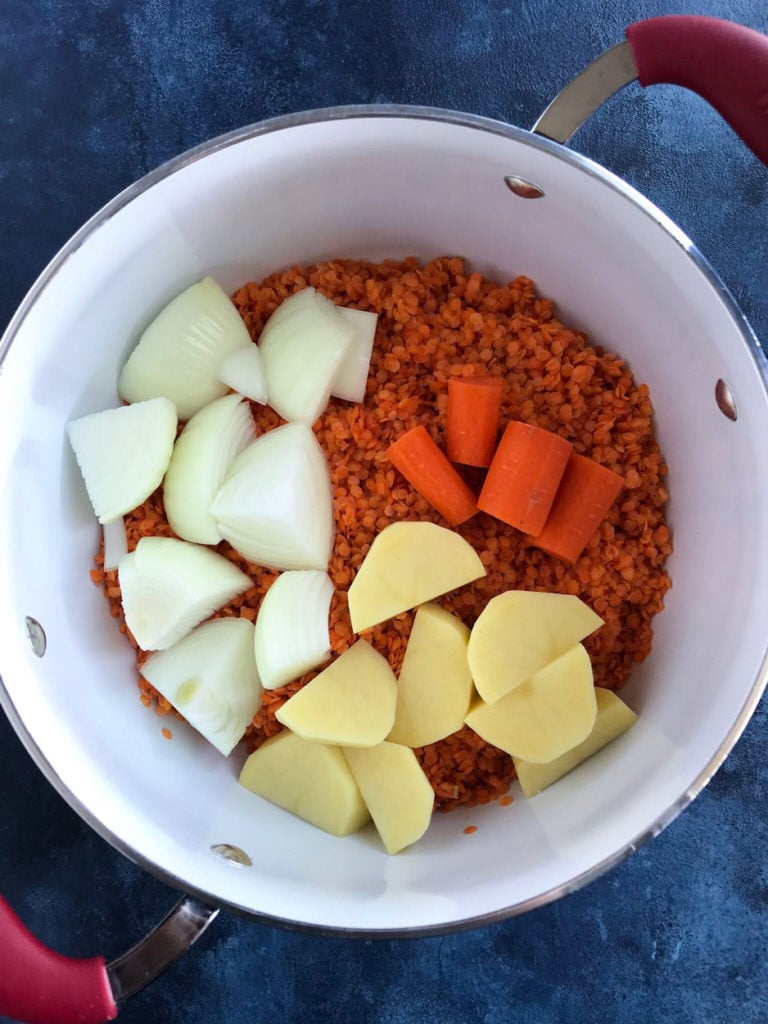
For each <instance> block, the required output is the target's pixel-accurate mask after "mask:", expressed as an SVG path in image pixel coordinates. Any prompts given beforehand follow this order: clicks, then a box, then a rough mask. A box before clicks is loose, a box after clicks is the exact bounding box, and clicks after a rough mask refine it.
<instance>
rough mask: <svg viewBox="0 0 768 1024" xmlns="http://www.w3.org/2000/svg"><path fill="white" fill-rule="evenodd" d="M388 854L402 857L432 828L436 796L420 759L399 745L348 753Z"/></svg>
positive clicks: (346, 749)
mask: <svg viewBox="0 0 768 1024" xmlns="http://www.w3.org/2000/svg"><path fill="white" fill-rule="evenodd" d="M344 755H345V757H346V759H347V761H348V762H349V767H350V768H351V769H352V775H353V776H354V779H355V782H356V783H357V785H358V786H359V788H360V792H361V793H362V795H363V800H365V803H366V806H367V807H368V810H369V811H370V814H371V817H372V818H373V823H374V825H375V826H376V830H377V832H378V833H379V835H380V836H381V839H382V842H383V843H384V846H385V848H386V851H387V853H399V851H400V850H402V849H404V848H405V847H406V846H410V845H411V844H412V843H415V842H416V840H417V839H421V837H422V836H423V835H424V833H425V832H426V831H427V829H428V828H429V822H430V819H431V817H432V810H433V808H434V805H435V794H434V792H433V791H432V787H431V786H430V784H429V782H428V781H427V777H426V775H425V774H424V772H423V771H422V770H421V766H420V765H419V762H418V761H417V760H416V755H415V754H414V752H413V751H412V750H410V749H409V748H408V747H402V746H400V745H399V744H397V743H380V744H379V745H378V746H376V747H369V748H367V749H362V750H361V749H357V750H354V749H350V748H345V749H344Z"/></svg>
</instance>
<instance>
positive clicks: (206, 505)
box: [163, 346, 256, 544]
mask: <svg viewBox="0 0 768 1024" xmlns="http://www.w3.org/2000/svg"><path fill="white" fill-rule="evenodd" d="M254 348H255V346H254ZM255 437H256V428H255V426H254V422H253V417H252V416H251V410H250V407H249V405H248V403H247V402H246V401H245V400H244V399H243V398H241V397H240V395H225V396H224V398H217V399H216V401H215V402H211V404H210V405H206V406H205V408H204V409H201V410H200V412H196V413H195V415H194V416H193V417H192V419H191V420H190V421H189V423H187V425H186V426H185V427H184V429H183V430H182V432H181V434H180V435H179V438H178V440H177V441H176V444H175V446H174V449H173V455H172V456H171V464H170V466H169V467H168V472H167V473H166V474H165V483H164V484H163V502H164V504H165V511H166V514H167V516H168V522H169V523H170V524H171V526H172V528H173V532H174V533H175V534H177V535H178V536H179V537H183V539H184V540H191V541H195V542H196V543H198V544H218V543H219V541H220V540H221V534H220V533H219V528H218V527H217V525H216V520H215V519H214V518H213V516H212V515H211V513H210V507H211V502H212V501H213V499H214V498H215V497H216V494H217V492H218V490H219V488H220V487H221V485H222V484H223V482H224V479H225V477H226V475H227V470H228V469H229V466H230V464H231V463H232V462H233V460H234V459H235V457H236V456H237V455H239V454H240V452H241V451H242V450H243V449H244V448H245V447H246V445H248V444H250V443H251V441H253V440H254V438H255Z"/></svg>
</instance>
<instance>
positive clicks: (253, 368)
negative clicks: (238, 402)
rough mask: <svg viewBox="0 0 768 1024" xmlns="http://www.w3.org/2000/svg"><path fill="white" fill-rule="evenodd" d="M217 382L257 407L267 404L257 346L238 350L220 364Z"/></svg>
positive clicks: (262, 362)
mask: <svg viewBox="0 0 768 1024" xmlns="http://www.w3.org/2000/svg"><path fill="white" fill-rule="evenodd" d="M219 380H220V381H221V382H222V384H226V385H227V387H228V388H232V390H233V391H237V393H238V394H239V395H245V397H246V398H250V399H251V401H252V402H257V403H258V404H259V405H266V404H267V378H266V377H265V375H264V360H263V359H262V358H261V352H260V350H259V346H258V345H250V346H249V347H248V348H239V349H237V350H236V351H235V352H233V353H232V354H231V355H228V356H227V358H226V359H225V360H224V362H223V363H222V366H221V369H220V370H219Z"/></svg>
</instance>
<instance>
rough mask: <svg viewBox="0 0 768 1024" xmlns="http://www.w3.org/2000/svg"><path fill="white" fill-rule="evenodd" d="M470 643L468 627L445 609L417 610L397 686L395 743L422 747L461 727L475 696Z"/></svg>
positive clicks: (434, 606)
mask: <svg viewBox="0 0 768 1024" xmlns="http://www.w3.org/2000/svg"><path fill="white" fill-rule="evenodd" d="M468 642H469V629H468V628H467V626H465V625H464V623H463V622H462V621H461V619H457V618H456V616H455V615H451V614H450V612H447V611H446V610H445V609H444V608H441V607H440V605H438V604H423V605H422V606H421V607H420V608H419V610H418V611H417V612H416V617H415V619H414V621H413V628H412V629H411V635H410V637H409V639H408V647H407V648H406V651H405V658H404V660H403V667H402V669H401V670H400V678H399V680H398V683H397V711H396V713H395V725H394V727H393V729H392V732H391V733H390V734H389V737H388V739H390V740H391V741H392V742H393V743H402V744H404V745H405V746H406V747H423V746H425V745H426V744H427V743H436V742H437V741H438V740H442V739H445V737H446V736H450V735H451V733H453V732H456V731H457V730H458V729H460V728H461V727H462V725H463V724H464V717H465V715H466V713H467V711H468V710H469V702H470V700H471V698H472V676H471V675H470V674H469V662H468V661H467V643H468Z"/></svg>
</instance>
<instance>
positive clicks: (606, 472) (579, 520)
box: [527, 452, 624, 562]
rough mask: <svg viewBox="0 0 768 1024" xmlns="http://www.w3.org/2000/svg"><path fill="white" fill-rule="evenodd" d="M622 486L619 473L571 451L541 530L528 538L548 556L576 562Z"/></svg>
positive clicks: (622, 482)
mask: <svg viewBox="0 0 768 1024" xmlns="http://www.w3.org/2000/svg"><path fill="white" fill-rule="evenodd" d="M623 486H624V481H623V480H622V478H621V477H620V476H619V474H618V473H614V472H613V470H610V469H606V467H605V466H601V465H600V464H599V463H598V462H593V460H592V459H587V458H585V457H584V456H583V455H577V454H576V453H575V452H573V453H572V454H571V457H570V459H569V460H568V465H567V466H566V467H565V473H564V474H563V479H562V481H561V483H560V487H559V488H558V491H557V494H556V495H555V500H554V502H553V504H552V508H551V510H550V513H549V516H548V518H547V521H546V523H545V525H544V529H543V530H542V531H541V533H539V535H538V536H536V537H533V536H529V537H528V538H527V539H528V540H529V541H530V542H531V543H532V544H535V545H536V547H538V548H541V549H542V550H543V551H546V552H548V553H549V554H550V555H555V556H556V557H557V558H562V559H563V561H565V562H575V561H576V559H577V558H578V557H579V555H580V554H581V553H582V551H583V550H584V548H585V547H586V546H587V544H588V543H589V541H590V540H591V539H592V536H593V535H594V533H595V530H597V528H598V526H599V525H600V523H601V522H602V520H603V518H604V516H605V513H606V512H607V511H608V509H609V508H610V507H611V505H612V504H613V503H614V501H615V500H616V498H617V497H618V494H619V491H620V490H621V488H622V487H623Z"/></svg>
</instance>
